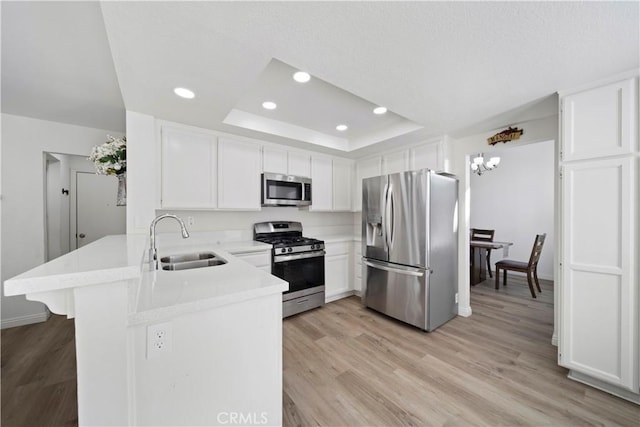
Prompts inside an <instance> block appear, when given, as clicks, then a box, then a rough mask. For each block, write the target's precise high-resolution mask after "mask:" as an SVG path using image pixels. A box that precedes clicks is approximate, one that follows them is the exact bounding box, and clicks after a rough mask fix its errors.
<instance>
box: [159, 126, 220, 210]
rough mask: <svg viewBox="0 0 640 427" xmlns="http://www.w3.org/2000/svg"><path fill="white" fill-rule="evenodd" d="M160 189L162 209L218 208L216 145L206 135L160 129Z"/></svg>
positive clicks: (166, 128)
mask: <svg viewBox="0 0 640 427" xmlns="http://www.w3.org/2000/svg"><path fill="white" fill-rule="evenodd" d="M161 135H162V148H161V149H162V154H161V157H162V181H161V182H162V185H161V197H160V206H161V207H162V208H164V209H171V208H180V209H189V208H191V209H212V208H215V207H216V206H217V176H216V173H215V171H216V167H215V166H216V163H217V143H216V137H215V136H213V135H211V134H207V133H198V132H193V131H185V130H182V129H179V128H174V127H170V126H163V127H162V131H161Z"/></svg>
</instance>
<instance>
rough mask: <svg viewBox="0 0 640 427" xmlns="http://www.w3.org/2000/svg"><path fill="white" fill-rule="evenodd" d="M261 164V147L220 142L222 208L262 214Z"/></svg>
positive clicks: (219, 190) (225, 139) (220, 203)
mask: <svg viewBox="0 0 640 427" xmlns="http://www.w3.org/2000/svg"><path fill="white" fill-rule="evenodd" d="M260 160H261V150H260V146H259V145H258V144H257V143H254V142H251V141H244V140H236V139H231V138H226V137H225V138H223V137H221V138H219V140H218V207H219V208H221V209H241V210H260Z"/></svg>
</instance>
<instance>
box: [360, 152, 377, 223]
mask: <svg viewBox="0 0 640 427" xmlns="http://www.w3.org/2000/svg"><path fill="white" fill-rule="evenodd" d="M355 175H356V182H355V186H354V187H355V190H354V193H353V210H354V211H361V210H362V180H363V179H365V178H371V177H372V176H380V175H382V157H380V156H375V157H370V158H368V159H364V160H358V161H357V162H356V172H355Z"/></svg>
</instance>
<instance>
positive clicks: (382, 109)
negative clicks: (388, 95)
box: [373, 107, 387, 114]
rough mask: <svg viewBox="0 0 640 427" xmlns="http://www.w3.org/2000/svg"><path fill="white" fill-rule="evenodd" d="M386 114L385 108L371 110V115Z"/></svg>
mask: <svg viewBox="0 0 640 427" xmlns="http://www.w3.org/2000/svg"><path fill="white" fill-rule="evenodd" d="M386 112H387V109H386V108H385V107H376V108H374V109H373V114H384V113H386Z"/></svg>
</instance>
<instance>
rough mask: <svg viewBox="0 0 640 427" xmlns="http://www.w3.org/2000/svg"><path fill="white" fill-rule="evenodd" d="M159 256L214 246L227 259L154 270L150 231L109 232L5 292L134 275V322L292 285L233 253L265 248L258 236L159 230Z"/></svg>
mask: <svg viewBox="0 0 640 427" xmlns="http://www.w3.org/2000/svg"><path fill="white" fill-rule="evenodd" d="M156 240H157V245H156V246H157V248H158V257H159V258H160V257H163V256H166V255H179V254H183V253H191V252H205V251H210V252H214V253H216V254H217V255H218V256H220V257H222V258H224V259H225V260H226V261H227V264H224V265H220V266H215V267H206V268H196V269H191V270H182V271H164V270H151V269H150V265H149V264H148V262H146V260H147V258H148V253H147V251H148V245H149V243H148V237H147V236H145V235H118V236H107V237H104V238H102V239H100V240H98V241H96V242H93V243H91V244H89V245H87V246H84V247H82V248H80V249H78V250H76V251H73V252H70V253H68V254H66V255H63V256H61V257H59V258H56V259H55V260H52V261H50V262H48V263H46V264H43V265H40V266H38V267H36V268H34V269H32V270H29V271H27V272H25V273H23V274H20V275H18V276H16V277H14V278H12V279H9V280H7V281H5V283H4V289H5V295H22V294H34V293H41V292H48V291H55V290H64V289H71V288H75V287H80V286H90V285H95V284H100V283H110V282H118V281H129V283H130V285H129V286H130V289H129V294H130V301H129V323H130V324H131V323H134V324H135V323H142V322H148V321H153V320H158V319H160V318H166V317H170V316H173V315H178V314H181V313H187V312H193V311H198V310H202V309H207V308H212V307H216V306H221V305H225V304H230V303H234V302H239V301H242V300H246V299H252V298H257V297H260V296H265V295H269V294H273V293H281V292H283V291H285V290H287V289H288V284H287V282H285V281H283V280H281V279H279V278H278V277H276V276H272V275H270V274H269V273H267V272H265V271H262V270H260V269H258V268H256V267H254V266H252V265H251V264H248V263H246V262H244V261H242V260H240V259H238V258H236V257H235V256H233V255H232V253H248V252H264V251H268V250H269V249H270V248H271V246H270V245H267V244H264V243H260V242H254V241H239V242H223V243H218V242H216V243H213V242H211V240H210V239H208V238H207V234H206V233H193V234H192V236H191V237H190V238H189V239H182V238H181V237H180V235H177V236H176V235H175V234H174V233H171V234H169V233H167V234H166V235H165V234H158V236H157V239H156Z"/></svg>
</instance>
